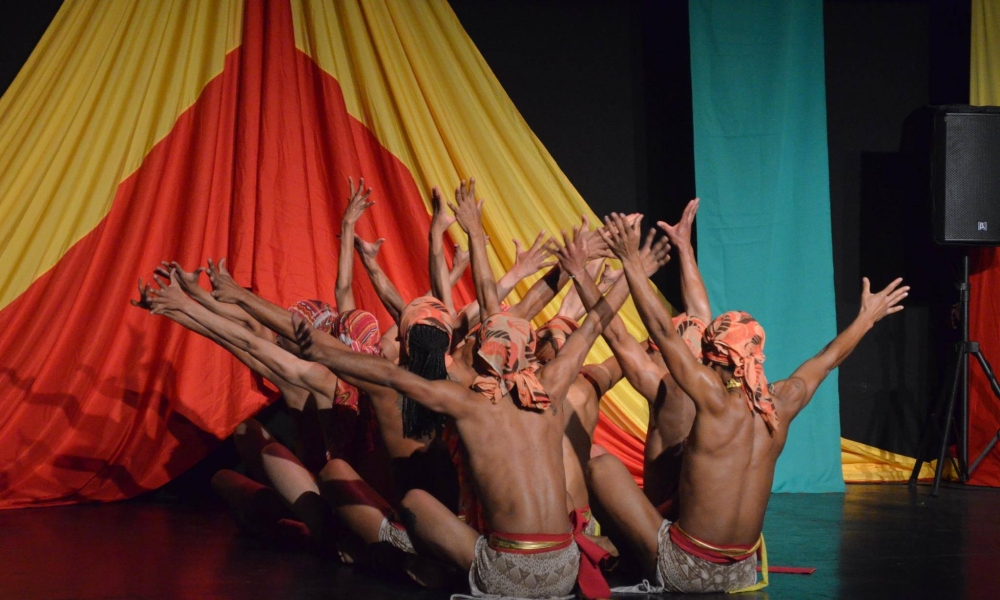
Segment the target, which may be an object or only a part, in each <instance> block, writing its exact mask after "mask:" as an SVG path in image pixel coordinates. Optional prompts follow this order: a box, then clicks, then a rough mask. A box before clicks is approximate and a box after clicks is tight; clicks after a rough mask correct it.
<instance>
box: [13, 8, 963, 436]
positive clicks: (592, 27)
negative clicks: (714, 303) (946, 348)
mask: <svg viewBox="0 0 1000 600" xmlns="http://www.w3.org/2000/svg"><path fill="white" fill-rule="evenodd" d="M2 4H3V5H4V6H3V8H2V10H3V14H4V18H3V19H0V91H2V90H5V89H6V88H7V85H9V83H10V81H11V80H12V79H13V77H14V75H16V73H17V70H18V69H19V68H20V65H21V64H23V62H24V61H25V60H26V59H27V57H28V55H29V54H30V52H31V49H32V48H33V47H34V45H35V43H37V40H38V38H39V37H40V36H41V34H42V33H43V32H44V29H45V27H46V25H47V24H48V22H49V21H50V20H51V19H52V16H53V15H54V14H55V11H56V9H57V8H58V6H59V4H60V2H58V1H55V0H45V1H38V2H31V3H23V2H9V1H7V0H3V2H2ZM451 4H452V6H453V8H454V10H455V12H456V14H457V15H458V17H459V19H460V20H461V22H462V24H463V26H464V27H465V29H466V31H468V33H469V36H470V37H471V38H472V39H473V41H474V42H475V43H476V45H477V46H478V47H479V49H480V51H481V52H482V53H483V55H484V56H485V58H486V60H487V62H488V63H489V64H490V66H491V68H492V69H493V71H494V73H495V74H496V76H497V77H498V79H499V80H500V82H501V84H502V85H503V86H504V88H505V89H506V91H507V93H508V94H509V95H510V97H511V98H512V100H513V102H514V104H515V105H516V106H517V107H518V109H519V110H520V112H521V114H522V115H523V116H524V118H525V119H526V121H527V122H528V124H529V125H530V126H531V127H532V129H533V130H534V131H535V133H536V134H537V135H538V137H539V138H540V139H541V141H542V142H543V143H544V144H545V146H546V147H547V148H548V150H549V151H550V152H551V153H552V155H553V156H554V157H555V159H556V161H557V162H558V163H559V165H560V166H561V167H562V169H563V170H564V171H565V173H566V175H567V176H568V177H569V179H570V180H571V181H572V182H573V183H574V185H575V186H576V187H577V189H578V190H579V191H580V193H581V194H582V195H583V197H584V198H586V200H587V201H588V202H589V203H590V205H591V206H592V207H593V209H594V210H595V212H597V213H598V214H604V213H607V212H610V211H612V210H620V211H633V210H634V211H640V212H644V213H645V214H646V215H647V222H650V223H651V222H653V221H656V220H658V219H666V220H673V219H676V218H677V217H678V216H679V214H680V211H681V210H682V209H683V206H684V204H685V202H686V201H687V200H688V199H689V198H691V197H693V195H694V193H695V190H694V153H693V147H692V139H693V132H692V123H691V104H690V103H691V99H690V95H691V89H690V88H691V78H690V52H689V46H688V44H689V39H688V16H687V4H686V3H684V2H664V1H657V0H628V1H611V0H574V1H570V0H566V1H563V2H555V1H544V0H507V1H505V2H497V1H492V0H452V2H451ZM967 4H968V2H967V1H962V2H950V1H944V0H922V1H899V2H885V1H879V0H874V1H845V0H828V1H827V2H826V3H825V5H824V19H825V36H826V70H827V74H826V79H827V118H828V131H829V134H828V137H829V150H830V195H831V216H832V227H833V243H834V248H833V250H834V261H835V264H834V273H835V289H836V296H837V319H838V325H839V326H840V327H844V326H846V325H847V324H848V323H849V322H850V320H851V319H852V318H853V317H854V315H855V314H856V311H857V308H858V305H857V302H858V296H859V286H860V279H861V276H862V275H864V274H867V275H870V276H871V277H872V278H873V285H875V286H880V285H884V284H885V283H886V282H887V281H888V280H889V278H891V276H892V274H896V273H898V274H901V275H903V276H904V277H907V279H916V280H918V281H920V283H921V286H922V288H923V289H922V290H921V291H919V292H917V291H916V290H915V293H914V294H913V297H912V298H911V299H910V300H909V301H908V302H907V304H908V308H907V310H906V311H904V312H903V316H902V318H897V319H893V320H890V321H889V322H887V323H884V324H882V325H881V326H880V327H879V328H878V329H877V330H876V331H875V332H873V334H872V335H871V336H869V338H868V339H866V340H865V341H864V342H863V343H862V345H861V346H860V347H859V348H858V350H857V352H856V355H855V356H853V357H852V358H851V359H850V360H849V361H848V362H847V363H845V365H843V367H842V368H841V370H840V390H841V423H842V430H843V434H844V436H845V437H848V438H850V439H854V440H858V441H861V442H865V443H868V444H872V445H875V446H878V447H881V448H885V449H888V450H894V451H898V452H903V453H908V454H911V455H912V453H913V452H914V451H915V446H916V442H917V439H916V438H917V436H918V435H919V425H920V423H921V419H922V416H923V415H924V414H925V410H926V405H927V403H928V401H929V399H930V398H931V397H932V396H933V394H934V393H936V391H937V388H938V378H939V377H940V371H942V370H943V367H942V366H941V365H940V363H941V361H942V357H941V356H940V354H941V353H940V352H939V348H940V347H941V343H942V342H941V339H942V338H943V336H946V335H947V333H946V331H945V332H943V331H942V330H943V329H945V328H944V327H943V323H944V322H945V319H946V316H947V307H948V305H949V304H950V294H951V291H950V290H951V288H950V285H951V277H952V275H951V274H950V273H943V272H942V273H927V272H926V271H927V270H926V269H920V268H919V266H920V263H919V262H918V261H914V260H913V259H912V256H914V255H916V256H926V255H927V254H923V255H921V254H919V253H920V252H923V253H929V252H933V250H931V249H930V247H929V246H927V247H926V248H925V247H921V248H913V247H910V246H908V245H907V244H912V243H914V240H913V236H912V235H911V236H909V237H906V238H905V240H904V236H902V235H901V234H900V233H899V231H900V227H897V226H896V225H897V224H898V223H899V222H898V221H894V220H893V218H894V217H895V216H899V215H906V217H905V219H903V221H902V222H905V223H909V222H912V221H913V220H914V219H917V218H918V217H919V216H920V215H919V214H917V213H918V211H915V210H914V208H913V206H912V201H911V200H910V199H909V198H908V197H907V194H906V193H904V192H901V191H900V190H901V189H904V188H906V184H907V183H909V180H908V176H907V174H906V173H905V171H901V169H900V168H899V158H898V156H897V155H896V154H897V152H898V148H899V140H900V131H901V127H902V123H903V120H904V119H905V118H906V116H907V115H908V114H909V113H910V112H911V111H912V110H913V109H915V108H917V107H919V106H922V105H925V104H928V103H960V102H967V101H968V69H969V65H968V63H969V54H968V52H969V50H968V45H969V19H970V15H969V7H968V6H967ZM900 218H901V219H902V218H903V217H900ZM904 242H905V243H904ZM908 256H910V257H911V258H910V260H909V261H908V260H907V257H908ZM676 269H677V267H676V265H669V266H668V268H667V269H666V270H665V272H664V273H661V274H660V275H659V276H658V280H657V283H658V284H659V285H660V286H661V288H662V289H664V291H665V293H666V295H667V297H668V298H669V299H671V300H672V301H674V302H676V301H677V300H678V296H679V294H678V285H677V270H676ZM929 288H930V289H929ZM818 350H819V348H817V351H818ZM804 358H806V357H803V359H804ZM773 375H774V376H776V377H777V376H784V375H785V374H778V373H775V374H773Z"/></svg>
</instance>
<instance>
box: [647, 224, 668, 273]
mask: <svg viewBox="0 0 1000 600" xmlns="http://www.w3.org/2000/svg"><path fill="white" fill-rule="evenodd" d="M639 259H640V260H641V261H642V270H643V271H644V272H645V273H646V277H652V276H653V275H655V274H656V272H657V271H659V270H660V269H662V268H663V266H664V265H666V264H667V263H668V262H670V240H669V239H667V237H666V236H660V237H656V230H655V229H650V230H649V231H648V232H647V233H646V239H645V241H644V242H643V244H642V248H640V249H639Z"/></svg>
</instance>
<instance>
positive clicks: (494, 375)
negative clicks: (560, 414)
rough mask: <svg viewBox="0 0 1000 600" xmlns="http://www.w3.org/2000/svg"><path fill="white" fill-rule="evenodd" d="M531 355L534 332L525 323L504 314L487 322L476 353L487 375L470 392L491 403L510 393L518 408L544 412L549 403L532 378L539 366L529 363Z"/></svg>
mask: <svg viewBox="0 0 1000 600" xmlns="http://www.w3.org/2000/svg"><path fill="white" fill-rule="evenodd" d="M534 352H535V332H534V330H533V329H532V328H531V324H530V323H528V322H527V321H526V320H524V319H519V318H517V317H512V316H510V315H507V314H504V313H498V314H495V315H493V316H492V317H490V318H488V319H486V321H485V322H484V323H483V328H482V329H481V330H480V331H479V348H478V349H477V351H476V353H477V354H478V355H479V357H480V358H482V359H483V361H485V362H486V365H487V368H488V370H489V373H488V374H487V375H482V376H480V377H477V378H476V380H475V381H474V382H473V384H472V389H474V390H476V391H477V392H479V393H480V394H482V395H484V396H486V397H487V398H489V399H490V400H491V401H492V402H493V403H494V404H496V403H497V402H500V400H501V399H503V397H504V395H506V394H510V395H511V397H512V398H513V399H514V400H515V401H516V402H517V403H518V405H519V406H520V407H521V408H527V409H531V410H537V411H543V410H545V409H546V408H548V407H549V404H551V400H550V398H549V394H548V392H546V391H545V389H544V388H543V387H542V384H541V382H540V381H538V377H537V376H536V375H535V373H536V371H538V368H539V367H540V365H539V363H538V362H537V361H533V360H531V357H532V356H533V355H534Z"/></svg>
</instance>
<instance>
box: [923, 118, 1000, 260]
mask: <svg viewBox="0 0 1000 600" xmlns="http://www.w3.org/2000/svg"><path fill="white" fill-rule="evenodd" d="M968 110H969V112H952V111H950V110H945V111H942V112H941V113H939V121H938V123H937V127H935V140H934V142H935V143H934V153H935V160H934V163H935V168H934V169H933V178H934V179H936V180H937V181H932V189H933V190H934V204H935V217H936V221H937V223H935V225H936V226H935V233H936V236H935V237H936V238H937V241H938V242H941V243H951V244H976V245H991V246H995V245H1000V111H997V110H996V109H993V110H991V109H990V108H971V107H970V108H969V109H968ZM973 111H975V112H973ZM942 151H943V152H942ZM942 166H943V168H942Z"/></svg>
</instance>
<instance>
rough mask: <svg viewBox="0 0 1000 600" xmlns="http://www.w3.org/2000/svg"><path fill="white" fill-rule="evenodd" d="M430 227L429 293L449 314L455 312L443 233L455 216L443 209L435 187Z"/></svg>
mask: <svg viewBox="0 0 1000 600" xmlns="http://www.w3.org/2000/svg"><path fill="white" fill-rule="evenodd" d="M431 207H432V209H433V215H432V217H431V228H430V230H429V232H428V234H427V236H428V240H427V241H428V252H427V262H428V265H427V267H428V269H427V270H428V272H429V273H430V274H431V293H432V294H433V295H434V297H435V298H437V299H438V300H440V301H441V303H442V304H444V305H445V307H446V308H447V309H448V313H449V314H452V315H453V314H455V302H454V301H453V300H452V297H451V285H450V283H451V282H450V281H449V277H448V275H449V273H448V261H447V260H446V259H445V257H444V239H443V238H444V234H445V232H446V231H447V230H448V228H449V227H451V224H452V223H454V222H455V217H453V216H451V215H449V214H448V212H447V211H445V209H444V198H442V197H441V190H439V189H438V188H437V187H435V188H434V189H432V190H431Z"/></svg>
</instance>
